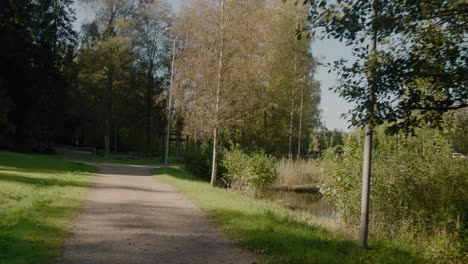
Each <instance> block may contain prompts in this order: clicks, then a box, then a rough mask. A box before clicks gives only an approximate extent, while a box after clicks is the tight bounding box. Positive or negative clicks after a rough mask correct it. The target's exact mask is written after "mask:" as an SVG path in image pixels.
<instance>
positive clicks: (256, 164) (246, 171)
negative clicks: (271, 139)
mask: <svg viewBox="0 0 468 264" xmlns="http://www.w3.org/2000/svg"><path fill="white" fill-rule="evenodd" d="M222 164H223V166H224V167H225V169H226V173H225V175H224V176H225V180H226V182H227V185H228V187H230V188H234V189H238V190H243V191H246V192H248V193H250V194H252V195H255V196H260V195H262V194H263V193H264V192H265V190H266V189H267V188H268V187H269V186H270V185H271V184H272V183H273V182H274V181H275V180H276V178H277V171H276V159H275V158H273V157H271V156H269V155H267V154H265V153H264V152H261V151H259V152H253V153H251V154H245V153H243V152H242V151H241V150H240V149H238V148H235V149H233V150H231V151H227V152H226V153H225V154H224V158H223V161H222Z"/></svg>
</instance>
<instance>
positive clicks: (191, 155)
mask: <svg viewBox="0 0 468 264" xmlns="http://www.w3.org/2000/svg"><path fill="white" fill-rule="evenodd" d="M211 161H212V154H211V153H209V152H208V151H204V150H197V149H193V150H191V151H188V152H187V153H185V155H184V164H185V168H186V169H187V170H188V171H190V172H191V173H192V174H193V175H194V176H196V177H198V178H200V179H203V180H205V181H209V180H210V178H211Z"/></svg>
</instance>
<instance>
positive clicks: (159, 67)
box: [0, 0, 320, 156]
mask: <svg viewBox="0 0 468 264" xmlns="http://www.w3.org/2000/svg"><path fill="white" fill-rule="evenodd" d="M80 3H81V4H83V5H87V6H89V7H90V10H93V12H94V13H95V19H94V21H91V22H89V23H86V24H83V25H82V26H81V30H80V32H75V31H74V30H73V22H74V21H75V19H76V15H75V13H74V10H73V8H72V6H73V1H71V0H63V1H5V2H3V3H2V5H3V6H2V10H4V11H2V17H1V25H2V27H1V29H2V36H5V38H4V39H5V40H6V41H3V42H2V44H1V45H2V49H1V50H2V51H1V53H2V61H1V63H2V69H4V70H2V72H1V82H0V96H1V97H0V100H1V102H2V104H1V105H2V107H1V109H0V122H1V125H2V127H3V128H4V129H2V130H1V131H0V146H2V147H3V148H8V149H14V150H21V151H31V150H33V151H40V152H42V151H46V152H47V151H51V149H50V148H51V147H52V146H53V145H54V144H60V145H68V146H77V147H95V148H98V149H101V150H103V151H104V152H105V153H108V152H110V151H112V152H135V153H140V154H144V155H153V156H161V154H162V153H163V149H164V145H165V134H166V131H167V125H166V123H167V111H168V110H167V109H168V108H167V107H168V104H167V101H168V91H169V87H170V77H171V76H170V72H171V60H172V52H173V44H174V43H173V41H175V63H174V89H173V90H174V91H173V96H174V97H173V107H172V108H171V113H172V115H173V120H172V121H173V122H171V138H173V140H174V141H176V143H173V144H172V150H173V152H175V150H177V152H179V150H180V148H181V142H182V141H183V140H186V139H187V137H188V139H189V140H190V141H191V142H201V141H206V140H211V138H212V131H211V130H212V128H213V126H214V123H213V120H214V118H213V116H214V109H213V107H214V102H215V101H216V98H215V97H216V85H217V80H218V79H217V71H218V63H217V60H218V55H219V54H218V46H219V43H220V41H221V39H220V38H219V34H218V31H219V29H220V26H221V24H219V17H218V13H219V12H218V11H219V6H218V4H217V3H215V2H212V1H196V3H193V4H192V5H191V6H190V7H188V8H187V9H186V10H183V11H181V12H180V14H174V13H173V11H172V8H171V6H170V4H169V3H168V2H165V1H131V0H125V1H124V0H102V1H86V0H85V1H80ZM225 10H226V21H225V28H224V30H225V35H224V39H223V41H224V44H225V53H224V59H223V63H224V65H223V72H222V81H221V82H222V83H221V85H222V89H221V91H220V94H219V96H220V97H219V106H218V107H219V113H218V114H217V116H218V117H217V118H218V121H217V122H216V123H217V126H219V134H220V137H221V138H223V139H222V142H227V141H235V142H239V143H242V145H243V146H245V147H247V146H248V147H249V148H252V149H254V148H263V149H265V151H267V152H268V153H272V154H275V155H284V154H285V155H287V154H288V153H289V154H290V155H293V153H294V155H295V156H296V155H297V154H298V149H299V148H300V151H299V152H300V153H303V154H305V153H307V152H308V150H309V145H310V144H309V143H310V139H311V137H310V136H311V131H312V130H313V129H318V127H319V124H320V112H319V108H318V106H319V102H320V90H319V84H318V82H316V81H315V80H314V77H313V74H314V69H315V61H314V59H313V57H312V54H311V51H310V39H308V38H307V39H306V38H304V39H302V40H297V39H296V36H295V30H296V29H297V28H299V27H302V26H304V24H305V23H306V22H307V15H308V13H307V9H306V8H305V7H297V6H295V5H294V4H292V3H290V4H286V5H285V4H283V3H282V2H281V1H269V2H268V3H265V1H229V3H228V4H227V5H226V7H225ZM238 14H242V16H240V15H238ZM301 140H302V142H301ZM171 142H172V141H171ZM247 142H248V143H247ZM223 144H224V143H223ZM298 146H300V147H298Z"/></svg>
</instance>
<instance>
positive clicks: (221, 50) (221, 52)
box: [210, 0, 224, 186]
mask: <svg viewBox="0 0 468 264" xmlns="http://www.w3.org/2000/svg"><path fill="white" fill-rule="evenodd" d="M223 56H224V0H221V45H220V48H219V67H218V85H217V89H216V102H215V114H214V129H213V163H212V165H211V181H210V184H211V186H215V184H216V175H217V173H218V161H217V148H218V122H219V120H218V114H219V97H220V91H221V83H222V77H223V58H224V57H223Z"/></svg>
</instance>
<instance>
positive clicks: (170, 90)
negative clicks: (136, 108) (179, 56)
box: [164, 38, 176, 168]
mask: <svg viewBox="0 0 468 264" xmlns="http://www.w3.org/2000/svg"><path fill="white" fill-rule="evenodd" d="M175 48H176V39H175V38H174V42H173V44H172V63H171V86H170V87H169V98H168V99H169V101H168V102H167V135H166V153H165V155H164V167H166V168H167V166H168V164H169V160H168V159H169V137H170V136H171V116H172V113H171V110H172V90H173V88H174V62H175Z"/></svg>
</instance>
